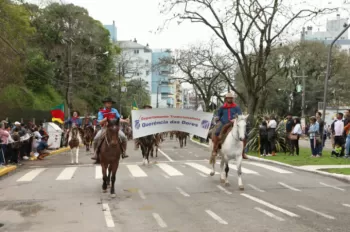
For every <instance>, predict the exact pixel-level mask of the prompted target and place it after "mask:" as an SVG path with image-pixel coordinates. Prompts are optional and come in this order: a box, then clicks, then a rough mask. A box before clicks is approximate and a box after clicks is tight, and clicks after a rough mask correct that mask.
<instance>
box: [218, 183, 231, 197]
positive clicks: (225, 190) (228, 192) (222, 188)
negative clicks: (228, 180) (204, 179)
mask: <svg viewBox="0 0 350 232" xmlns="http://www.w3.org/2000/svg"><path fill="white" fill-rule="evenodd" d="M216 187H218V188H219V189H220V190H222V191H224V192H225V193H226V194H228V195H231V194H232V193H231V192H230V191H227V189H225V188H224V187H222V186H220V185H217V186H216Z"/></svg>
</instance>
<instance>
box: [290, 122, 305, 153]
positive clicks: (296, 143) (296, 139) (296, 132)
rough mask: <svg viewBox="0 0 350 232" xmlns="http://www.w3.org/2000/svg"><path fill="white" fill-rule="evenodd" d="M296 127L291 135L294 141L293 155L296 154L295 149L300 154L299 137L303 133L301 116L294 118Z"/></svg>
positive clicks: (292, 141)
mask: <svg viewBox="0 0 350 232" xmlns="http://www.w3.org/2000/svg"><path fill="white" fill-rule="evenodd" d="M294 125H295V126H294V128H293V131H292V133H291V135H290V140H291V143H292V155H294V151H295V154H296V155H299V139H300V136H301V135H302V133H303V131H302V129H301V124H300V118H296V119H294Z"/></svg>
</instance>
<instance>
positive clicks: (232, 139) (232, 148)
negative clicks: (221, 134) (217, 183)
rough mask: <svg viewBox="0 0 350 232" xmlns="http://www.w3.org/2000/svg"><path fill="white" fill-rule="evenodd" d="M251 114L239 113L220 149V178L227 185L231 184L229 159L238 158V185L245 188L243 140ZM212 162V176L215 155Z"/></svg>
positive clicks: (212, 174)
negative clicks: (229, 180) (243, 180)
mask: <svg viewBox="0 0 350 232" xmlns="http://www.w3.org/2000/svg"><path fill="white" fill-rule="evenodd" d="M248 116H249V115H247V116H244V115H239V116H238V117H236V119H235V122H234V125H233V127H232V130H231V131H229V132H228V135H227V136H226V139H225V140H224V141H223V143H222V145H221V148H220V147H219V148H220V149H219V150H218V154H221V156H222V158H221V163H220V168H221V173H220V180H221V182H222V183H225V185H226V186H228V185H229V182H228V172H229V165H228V163H229V161H230V160H231V159H235V160H236V166H237V175H238V186H239V189H240V190H244V185H243V182H242V151H243V149H244V144H243V141H244V139H245V131H246V126H247V118H248ZM210 163H211V164H212V171H211V172H210V175H211V176H214V175H215V164H216V161H215V156H212V157H211V161H210Z"/></svg>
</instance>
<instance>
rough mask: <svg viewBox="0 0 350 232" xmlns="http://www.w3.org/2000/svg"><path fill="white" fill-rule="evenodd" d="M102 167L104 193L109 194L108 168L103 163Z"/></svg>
mask: <svg viewBox="0 0 350 232" xmlns="http://www.w3.org/2000/svg"><path fill="white" fill-rule="evenodd" d="M101 167H102V179H103V184H102V191H103V192H104V193H105V192H107V181H108V176H107V166H105V165H104V164H103V163H102V162H101Z"/></svg>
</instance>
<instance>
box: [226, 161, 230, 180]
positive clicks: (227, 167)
mask: <svg viewBox="0 0 350 232" xmlns="http://www.w3.org/2000/svg"><path fill="white" fill-rule="evenodd" d="M229 170H230V168H229V165H228V161H227V162H226V163H225V185H226V186H229V185H230V183H229V182H228V172H229Z"/></svg>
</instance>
